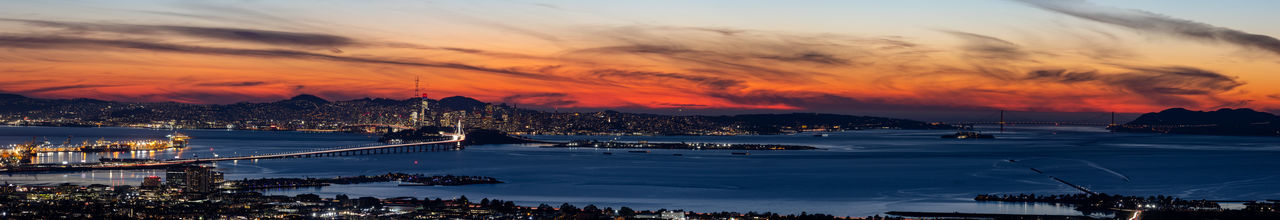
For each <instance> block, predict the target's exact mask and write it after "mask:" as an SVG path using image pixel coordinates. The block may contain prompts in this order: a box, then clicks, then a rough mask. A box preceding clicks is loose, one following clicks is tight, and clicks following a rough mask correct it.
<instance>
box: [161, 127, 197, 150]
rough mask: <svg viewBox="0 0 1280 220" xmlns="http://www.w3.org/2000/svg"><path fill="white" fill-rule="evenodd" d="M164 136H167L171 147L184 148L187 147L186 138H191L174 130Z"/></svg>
mask: <svg viewBox="0 0 1280 220" xmlns="http://www.w3.org/2000/svg"><path fill="white" fill-rule="evenodd" d="M165 137H168V138H169V147H173V148H185V147H187V142H188V141H187V140H189V139H191V137H190V136H187V135H185V134H182V133H178V132H176V131H175V132H173V134H169V135H165Z"/></svg>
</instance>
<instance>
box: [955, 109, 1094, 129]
mask: <svg viewBox="0 0 1280 220" xmlns="http://www.w3.org/2000/svg"><path fill="white" fill-rule="evenodd" d="M1107 116H1110V120H1109V121H1104V120H1107ZM999 117H1000V118H999V120H991V119H987V120H981V121H960V122H952V123H951V124H955V125H964V126H973V125H999V126H1000V130H1001V131H1004V127H1005V126H1012V125H1037V126H1046V125H1047V126H1063V125H1067V126H1104V127H1108V128H1109V127H1112V126H1117V125H1119V124H1116V113H1115V112H1111V113H1110V114H1107V113H1102V114H1098V115H1094V116H1092V117H1089V118H1082V119H1078V120H1069V121H1043V120H1018V119H1015V120H1006V119H1005V111H1004V110H1000V115H999ZM983 118H988V117H983Z"/></svg>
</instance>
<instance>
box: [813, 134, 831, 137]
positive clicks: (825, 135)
mask: <svg viewBox="0 0 1280 220" xmlns="http://www.w3.org/2000/svg"><path fill="white" fill-rule="evenodd" d="M813 136H814V137H827V136H830V135H827V134H815V135H813Z"/></svg>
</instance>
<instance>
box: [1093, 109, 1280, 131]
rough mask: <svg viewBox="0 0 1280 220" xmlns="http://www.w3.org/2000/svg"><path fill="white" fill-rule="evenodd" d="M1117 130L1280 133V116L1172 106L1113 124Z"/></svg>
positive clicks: (1248, 110)
mask: <svg viewBox="0 0 1280 220" xmlns="http://www.w3.org/2000/svg"><path fill="white" fill-rule="evenodd" d="M1110 129H1111V130H1112V131H1116V132H1155V133H1168V134H1203V135H1240V136H1280V117H1277V116H1276V115H1273V114H1271V113H1266V112H1259V111H1254V110H1253V109H1247V108H1241V109H1229V108H1224V109H1218V110H1217V111H1191V110H1187V109H1183V108H1172V109H1167V110H1164V111H1160V112H1153V113H1146V114H1143V115H1142V116H1140V117H1138V118H1137V119H1134V120H1133V121H1131V122H1129V123H1125V124H1122V125H1116V126H1111V127H1110Z"/></svg>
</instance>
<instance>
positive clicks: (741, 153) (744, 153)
mask: <svg viewBox="0 0 1280 220" xmlns="http://www.w3.org/2000/svg"><path fill="white" fill-rule="evenodd" d="M733 155H751V153H747V152H733Z"/></svg>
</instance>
